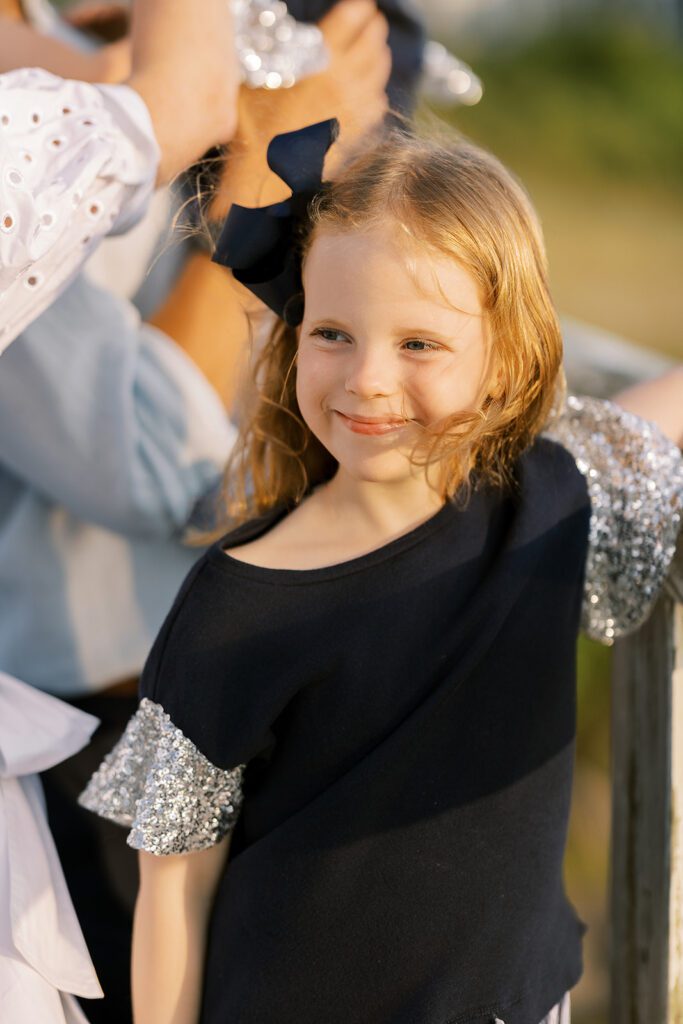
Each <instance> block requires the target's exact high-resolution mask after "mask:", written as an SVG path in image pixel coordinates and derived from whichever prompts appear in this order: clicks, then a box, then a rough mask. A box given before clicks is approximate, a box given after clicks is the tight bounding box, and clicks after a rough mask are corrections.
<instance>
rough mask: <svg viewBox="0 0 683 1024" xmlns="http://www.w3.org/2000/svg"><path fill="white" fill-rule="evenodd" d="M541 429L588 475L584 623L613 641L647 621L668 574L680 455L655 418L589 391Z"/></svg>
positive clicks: (681, 485) (680, 501) (679, 501)
mask: <svg viewBox="0 0 683 1024" xmlns="http://www.w3.org/2000/svg"><path fill="white" fill-rule="evenodd" d="M546 436H548V437H550V438H551V439H552V440H554V441H557V442H558V443H559V444H561V445H562V446H563V447H564V448H566V449H567V450H568V451H569V452H571V454H572V455H573V456H574V458H575V459H576V465H577V467H578V468H579V470H580V471H581V473H583V475H584V476H585V478H586V482H587V485H588V493H589V496H590V501H591V521H590V536H589V549H588V559H587V563H586V585H585V592H584V603H583V617H582V626H583V629H584V630H585V631H586V632H587V633H588V634H589V636H591V637H593V638H594V639H596V640H600V641H602V643H607V644H611V643H613V642H614V640H615V639H616V638H617V637H619V636H622V635H623V634H625V633H628V632H630V631H631V630H633V629H636V628H637V627H638V626H639V625H640V624H641V623H642V622H644V621H645V619H646V618H647V616H648V615H649V613H650V611H651V609H652V606H653V604H654V602H655V601H656V599H657V596H658V594H659V592H660V590H661V588H662V585H663V583H664V580H665V578H666V574H667V571H668V569H669V565H670V563H671V560H672V558H673V555H674V552H675V549H676V540H677V537H678V534H679V531H680V528H681V511H682V509H683V458H682V457H681V452H680V451H679V449H678V448H677V447H676V445H675V444H674V443H673V442H672V441H670V440H669V439H668V438H667V437H665V436H664V434H662V432H661V431H660V430H659V428H658V427H657V426H655V425H654V424H653V423H648V422H646V421H645V420H642V419H640V417H638V416H634V415H633V414H632V413H629V412H626V411H625V410H624V409H621V408H620V407H619V406H617V405H614V404H613V403H612V402H605V401H601V400H599V399H595V398H573V397H572V398H569V399H568V400H567V407H566V410H565V411H564V413H563V414H562V415H561V416H560V417H558V419H557V420H556V421H555V422H554V423H553V424H552V425H551V427H550V429H549V430H548V431H547V434H546Z"/></svg>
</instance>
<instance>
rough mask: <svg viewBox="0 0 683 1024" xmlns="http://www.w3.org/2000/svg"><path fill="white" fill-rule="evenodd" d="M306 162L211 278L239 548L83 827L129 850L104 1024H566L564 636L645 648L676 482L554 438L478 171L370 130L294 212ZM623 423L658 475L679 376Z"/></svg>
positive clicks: (168, 654) (233, 227) (181, 605)
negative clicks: (239, 376) (121, 966)
mask: <svg viewBox="0 0 683 1024" xmlns="http://www.w3.org/2000/svg"><path fill="white" fill-rule="evenodd" d="M321 129H322V131H323V134H324V132H325V130H326V126H325V125H323V126H315V127H314V128H313V129H311V130H310V131H308V132H303V133H295V134H294V135H293V136H292V137H290V138H288V139H286V145H284V146H283V145H282V139H279V140H276V141H275V143H274V144H273V145H272V146H271V152H270V154H269V156H270V162H271V166H272V167H273V168H274V169H275V170H277V171H278V173H280V174H281V175H282V176H284V177H285V178H286V179H287V180H288V182H289V183H290V184H292V185H293V188H294V196H293V199H292V201H291V202H290V203H285V204H279V205H278V206H276V207H272V208H269V209H266V210H262V211H247V212H245V211H244V210H237V211H235V213H234V214H233V215H232V216H231V219H230V220H229V222H228V226H227V228H226V231H227V238H225V239H224V242H223V245H222V246H221V247H219V253H220V255H221V258H222V259H224V260H227V262H229V263H230V265H231V266H233V267H237V268H239V270H238V271H237V272H236V276H238V277H239V279H240V280H242V281H245V282H246V283H247V284H249V286H250V287H251V288H252V289H253V290H254V291H255V292H256V293H257V294H258V295H260V296H261V297H262V298H264V299H265V300H266V301H267V302H269V304H271V305H272V306H273V308H275V309H277V310H280V311H281V313H282V315H283V317H284V318H285V320H283V321H282V322H280V323H279V324H278V326H277V327H276V328H275V331H274V333H273V336H272V339H271V341H270V343H269V344H268V345H267V347H266V348H265V350H264V351H263V353H262V355H261V357H260V359H259V362H258V366H257V373H256V376H257V382H258V398H257V400H256V405H255V409H254V413H253V417H252V419H251V420H250V421H249V422H248V423H247V424H246V425H245V428H244V430H243V434H242V442H241V447H240V449H239V451H238V453H237V456H236V458H235V461H234V462H233V465H232V467H231V472H230V477H229V484H230V488H231V492H232V502H231V512H232V513H233V515H234V514H235V510H236V509H238V506H239V509H238V510H239V512H240V515H241V516H242V518H243V519H245V520H247V521H246V522H244V523H243V525H241V526H239V527H238V528H237V529H236V530H234V531H233V532H231V533H228V534H227V536H225V537H223V538H222V539H221V540H220V541H218V542H217V543H215V544H214V545H213V546H212V547H211V548H210V549H209V550H208V552H207V553H206V554H205V555H204V556H203V557H202V558H201V559H200V561H199V563H198V564H197V566H196V568H195V569H194V570H193V572H192V573H191V574H190V576H189V577H188V578H187V580H186V582H185V584H184V586H183V588H182V590H181V592H180V594H179V596H178V598H177V600H176V603H175V605H174V607H173V609H172V611H171V613H170V615H169V617H168V619H167V621H166V623H165V625H164V627H163V629H162V632H161V634H160V636H159V638H158V640H157V642H156V645H155V647H154V649H153V652H152V654H151V656H150V659H149V661H148V664H147V667H146V670H145V673H144V677H143V682H142V702H141V705H140V710H139V711H138V712H137V714H136V716H135V718H134V719H133V721H132V722H131V724H130V726H129V728H128V731H127V734H126V735H125V736H124V738H123V740H122V741H121V743H120V744H119V745H118V747H116V748H115V750H114V751H113V752H112V754H111V755H109V757H108V758H107V759H106V761H105V762H104V764H103V766H102V767H101V768H100V770H99V772H98V773H97V774H96V775H95V777H94V778H93V780H92V782H91V784H90V786H89V788H88V790H87V791H86V794H85V796H84V803H85V804H86V806H89V807H90V808H91V809H93V810H95V811H97V812H99V813H101V814H104V815H105V816H108V817H110V818H112V819H113V820H115V821H119V822H121V823H124V824H127V825H131V826H132V831H131V834H130V838H129V842H130V844H131V845H132V846H134V847H136V848H137V849H139V850H141V851H142V853H141V872H142V889H141V893H140V898H139V903H138V908H137V919H136V936H135V954H134V964H133V987H134V1001H135V1004H136V1008H137V1016H136V1021H137V1024H151V1022H164V1024H169V1022H171V1021H173V1024H196V1022H197V1021H198V1020H201V1022H202V1024H227V1022H234V1024H274V1022H277V1024H290V1022H291V1024H314V1022H315V1024H361V1022H362V1024H494V1022H498V1024H501V1022H504V1024H538V1022H540V1021H545V1020H547V1021H553V1022H558V1021H562V1022H565V1021H567V1020H568V998H567V997H566V993H567V992H568V990H569V989H570V988H571V987H572V986H573V985H574V984H575V983H576V982H577V980H578V978H579V976H580V974H581V935H582V932H583V925H582V924H581V922H580V921H579V920H578V919H577V917H576V915H575V913H574V911H573V910H572V908H571V906H570V905H569V904H568V902H567V900H566V898H565V895H564V892H563V884H562V855H563V850H564V844H565V836H566V828H567V815H568V810H569V800H570V789H571V776H572V761H573V753H574V733H575V680H574V669H575V664H574V650H575V642H576V634H577V631H578V628H579V622H580V618H581V615H583V624H584V626H585V627H586V628H587V629H588V631H589V632H590V633H591V634H592V635H593V636H597V637H599V638H602V639H603V640H607V641H608V642H609V641H611V640H612V639H613V638H614V637H615V636H617V635H619V634H621V633H623V632H624V631H625V630H627V629H631V628H633V627H634V626H635V625H637V624H638V623H639V622H640V621H642V620H643V619H644V617H645V616H646V615H647V614H648V611H649V609H650V607H651V604H652V602H653V600H654V598H655V597H656V594H657V592H658V589H659V588H660V585H661V583H662V581H663V578H664V576H665V574H666V571H667V566H668V564H669V561H670V559H671V557H672V554H673V550H674V544H675V539H676V536H677V533H678V529H679V524H680V512H679V510H680V507H681V502H682V499H683V466H682V460H681V457H680V453H679V451H678V449H677V447H676V445H675V444H674V443H672V441H670V440H668V439H667V438H666V437H665V436H664V435H663V434H662V433H661V432H660V430H659V429H658V428H657V427H656V426H655V425H653V424H649V423H645V422H643V421H641V420H639V419H638V418H636V417H635V416H633V415H631V414H629V413H627V412H625V411H623V410H622V409H620V408H618V407H617V406H615V405H611V404H609V403H603V402H598V401H594V400H586V401H576V400H572V401H570V402H569V404H568V405H567V407H566V409H565V410H564V411H563V412H558V407H559V405H560V398H561V390H562V389H561V340H560V334H559V330H558V325H557V321H556V318H555V313H554V311H553V307H552V304H551V301H550V297H549V294H548V287H547V279H546V269H545V257H544V253H543V247H542V242H541V236H540V231H539V227H538V224H537V222H536V219H535V216H534V214H533V212H532V210H531V208H530V206H529V203H528V200H527V198H526V196H525V195H524V193H523V192H522V190H521V189H520V187H519V186H518V185H517V184H516V183H515V181H514V180H513V179H512V178H511V177H510V175H509V174H508V173H507V172H506V171H505V170H504V169H503V168H502V167H501V166H500V164H499V163H498V162H497V161H495V160H494V159H493V158H492V157H490V156H488V155H486V154H484V153H482V152H481V151H479V150H477V149H476V148H474V147H473V146H470V145H467V144H464V143H462V142H458V141H456V142H447V143H438V142H425V141H421V140H418V139H416V138H413V137H408V136H406V135H405V134H402V133H400V132H398V133H397V132H394V133H390V134H388V135H387V136H385V137H383V138H382V139H380V140H379V141H378V142H377V143H376V144H375V145H373V146H372V147H370V148H368V149H366V150H365V151H364V152H362V153H361V154H360V155H358V156H356V157H355V158H354V159H352V160H351V162H350V163H349V164H348V165H347V166H346V167H345V169H343V170H342V172H341V173H340V174H339V175H338V177H337V180H336V181H335V182H334V183H333V184H332V185H331V186H328V187H325V188H322V187H319V188H318V191H317V194H316V195H314V197H313V200H312V202H309V200H310V199H311V192H312V191H313V192H315V191H316V184H315V182H316V180H317V174H316V169H317V162H320V163H321V162H322V157H321V152H320V150H321V139H320V137H319V136H320V130H321ZM316 133H317V134H316ZM324 148H325V146H324V145H322V150H323V151H324ZM305 211H307V212H305ZM245 218H246V220H247V222H248V223H249V224H250V230H249V232H247V233H246V234H245V233H244V230H243V229H244V220H245ZM297 232H300V237H299V243H300V244H301V249H302V252H303V297H304V298H305V302H302V301H301V298H302V297H301V296H298V295H297V294H296V292H297V287H298V285H297V280H298V274H299V264H298V262H297V260H298V256H297V250H296V249H294V248H292V244H293V240H294V239H295V238H296V237H297ZM290 243H291V244H290ZM656 394H657V396H658V401H657V407H658V409H659V411H660V412H661V415H662V416H663V417H668V419H666V421H665V425H667V427H668V429H669V431H670V433H671V435H672V437H674V438H675V439H676V440H677V441H679V442H680V439H681V438H682V437H683V401H681V398H683V381H682V378H681V374H680V373H679V374H677V375H671V376H670V377H669V378H668V379H667V380H664V381H663V382H662V384H661V385H660V386H659V387H658V389H657V391H656ZM638 402H639V394H638V392H637V391H636V392H634V393H633V394H632V395H631V397H630V403H631V405H632V407H634V408H635V407H637V405H638ZM549 423H550V425H551V426H550V432H549V433H546V434H545V435H543V434H542V432H543V431H544V430H546V431H547V430H548V424H549ZM240 501H241V505H240Z"/></svg>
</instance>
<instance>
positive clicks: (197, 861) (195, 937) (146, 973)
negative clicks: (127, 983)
mask: <svg viewBox="0 0 683 1024" xmlns="http://www.w3.org/2000/svg"><path fill="white" fill-rule="evenodd" d="M229 849H230V836H229V835H228V836H226V837H225V839H223V840H222V841H221V842H220V843H218V845H216V846H211V847H209V849H207V850H201V851H200V852H198V853H186V854H178V855H172V856H168V857H157V856H155V855H154V854H151V853H143V852H141V853H140V892H139V895H138V900H137V904H136V907H135V920H134V925H133V966H132V982H133V1014H134V1018H135V1024H197V1020H198V1019H199V1010H200V1006H201V994H202V984H203V976H204V959H205V954H206V938H207V928H208V922H209V915H210V913H211V908H212V906H213V901H214V898H215V894H216V888H217V886H218V882H219V879H220V877H221V874H222V871H223V868H224V865H225V861H226V858H227V855H228V851H229Z"/></svg>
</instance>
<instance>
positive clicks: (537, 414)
mask: <svg viewBox="0 0 683 1024" xmlns="http://www.w3.org/2000/svg"><path fill="white" fill-rule="evenodd" d="M310 214H311V223H310V230H308V231H307V234H306V236H305V237H303V238H301V240H300V244H301V251H302V258H303V261H304V262H305V259H306V254H307V252H308V251H309V249H310V247H311V244H312V243H313V241H314V240H315V238H316V236H317V235H318V234H319V233H321V232H323V231H327V230H331V231H334V232H335V233H338V232H344V231H364V230H368V229H371V228H372V227H374V226H378V225H384V224H386V222H387V220H389V221H393V222H394V223H396V224H397V225H398V226H399V227H400V228H401V236H402V237H404V238H405V241H406V245H412V246H414V247H415V248H414V251H415V253H416V254H417V255H418V257H419V252H420V251H422V252H424V251H425V249H426V250H428V251H431V252H432V253H437V254H439V255H442V256H446V257H450V258H452V259H453V260H456V261H457V262H458V264H459V265H460V266H462V267H464V268H465V270H467V271H468V272H469V273H470V274H471V276H472V277H473V278H474V280H475V281H476V283H477V285H478V286H479V291H480V295H481V298H482V305H483V309H484V314H485V316H486V317H487V319H488V328H489V330H488V334H489V337H490V339H491V345H490V354H489V360H488V364H489V365H488V370H487V373H486V375H485V376H486V380H485V382H484V385H483V390H482V393H481V395H480V400H479V402H478V404H477V407H476V409H475V410H474V411H471V410H470V411H466V412H461V413H457V414H456V415H454V416H451V417H450V418H449V420H448V421H447V422H445V423H442V424H440V425H439V426H438V428H437V429H425V430H424V437H423V440H422V442H421V443H420V445H419V448H416V450H415V452H414V456H413V457H414V458H415V460H417V461H420V462H422V463H424V464H425V465H427V466H428V467H429V470H430V472H435V473H436V474H437V475H436V477H435V480H436V486H438V488H439V489H440V492H441V494H442V497H443V498H444V500H447V499H448V498H453V497H455V496H457V495H465V494H466V493H467V492H468V489H469V487H470V486H471V484H472V482H473V481H482V480H483V481H489V482H491V483H493V484H494V485H505V484H507V483H509V482H510V480H511V478H512V468H513V466H514V463H515V460H516V459H517V458H518V456H519V455H520V454H521V452H522V451H523V450H524V449H525V448H526V447H528V445H529V444H530V443H531V442H532V441H533V439H534V437H535V436H536V435H537V434H538V433H539V431H540V430H541V429H542V428H543V426H544V424H545V423H546V421H547V419H548V417H549V414H550V412H551V409H552V407H553V403H554V401H555V397H556V392H557V391H558V389H559V387H561V381H562V374H561V361H562V340H561V335H560V328H559V325H558V321H557V317H556V314H555V310H554V308H553V304H552V301H551V298H550V293H549V289H548V279H547V266H546V257H545V251H544V246H543V240H542V236H541V230H540V226H539V223H538V220H537V217H536V214H535V213H534V210H533V208H532V206H531V203H530V201H529V199H528V197H527V195H526V193H525V191H524V190H523V188H522V187H521V186H520V185H519V184H518V182H517V181H516V180H515V179H514V178H513V176H512V175H511V174H510V173H509V172H508V171H507V170H506V169H505V168H504V167H503V165H502V164H501V163H500V162H499V161H498V160H496V159H495V158H494V157H493V156H491V155H490V154H488V153H486V152H484V151H483V150H481V149H479V148H478V147H476V146H474V145H472V144H471V143H469V142H465V141H463V140H462V139H460V138H457V137H456V138H454V137H453V136H450V135H449V136H448V137H447V138H427V139H425V138H420V137H417V136H415V135H413V134H410V133H408V132H406V131H405V130H402V129H396V128H394V129H391V130H387V131H385V132H384V133H383V134H382V135H381V136H380V137H378V138H377V140H375V141H374V142H370V143H367V142H366V144H365V146H364V148H363V149H362V151H359V152H358V153H356V155H355V156H353V157H352V158H351V159H350V160H349V161H348V162H347V163H346V165H345V166H344V167H343V168H342V169H341V170H340V171H339V173H338V174H337V175H336V177H335V180H334V182H333V183H332V184H331V185H330V186H329V187H328V188H327V189H326V190H325V191H323V192H321V193H320V194H319V195H318V196H317V197H316V198H315V199H314V201H313V203H312V204H311V208H310ZM297 344H298V340H297V332H296V330H295V329H294V328H292V327H289V326H287V325H286V324H285V323H284V322H282V321H278V323H277V324H276V325H275V327H274V329H273V331H272V333H271V336H270V339H269V340H268V342H267V343H266V344H265V346H264V347H263V348H262V350H261V351H260V353H259V356H258V358H257V360H256V362H255V366H254V381H255V385H256V388H255V393H254V395H253V399H252V405H251V408H247V409H246V413H245V416H244V420H243V424H242V429H241V431H240V437H239V439H238V442H237V445H236V448H235V450H234V452H233V455H232V458H231V460H230V462H229V464H228V469H227V474H226V500H227V509H228V513H229V516H230V518H231V519H232V520H233V521H240V520H242V519H245V518H249V517H251V516H254V515H259V514H262V513H264V512H265V511H267V510H268V509H270V508H272V507H273V506H275V505H279V504H280V503H283V502H284V503H290V504H296V503H297V502H298V501H300V500H301V498H303V497H304V495H305V494H306V493H308V492H309V491H310V489H311V488H313V487H315V486H316V485H317V484H320V483H322V482H324V481H326V480H329V479H330V477H331V476H332V475H333V474H334V472H335V469H336V465H337V464H336V462H335V460H334V458H333V457H332V456H331V455H330V454H329V452H328V451H327V450H326V449H325V448H324V447H323V445H322V444H321V443H320V442H319V441H318V439H317V438H316V437H315V436H314V435H313V434H312V432H311V431H310V430H309V428H308V426H307V425H306V423H305V422H304V421H303V419H302V416H301V412H300V410H299V406H298V402H297V398H296V354H297Z"/></svg>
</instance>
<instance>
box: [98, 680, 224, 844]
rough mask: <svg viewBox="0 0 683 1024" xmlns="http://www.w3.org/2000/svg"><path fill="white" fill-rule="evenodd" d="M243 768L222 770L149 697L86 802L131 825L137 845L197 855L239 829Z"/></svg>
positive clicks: (130, 839)
mask: <svg viewBox="0 0 683 1024" xmlns="http://www.w3.org/2000/svg"><path fill="white" fill-rule="evenodd" d="M243 771H244V766H243V765H240V766H238V767H237V768H231V769H228V770H223V769H220V768H216V767H215V765H213V764H211V762H210V761H207V759H206V758H205V757H204V755H203V754H201V753H200V752H199V750H197V748H196V747H195V746H194V744H193V743H192V742H191V741H190V740H189V739H187V737H186V736H184V735H183V733H182V732H181V731H180V729H178V728H176V726H175V725H174V724H173V722H172V721H171V719H170V718H169V716H168V715H167V714H166V712H165V711H164V709H163V708H162V707H161V705H159V704H156V703H155V702H154V701H151V700H148V699H147V698H143V700H141V701H140V707H139V709H138V710H137V712H136V713H135V714H134V715H133V717H132V718H131V720H130V722H129V723H128V726H127V728H126V731H125V732H124V734H123V736H122V737H121V739H120V740H119V742H118V743H117V744H116V746H115V747H114V749H113V750H112V751H111V753H110V754H108V755H107V757H106V758H105V759H104V761H103V762H102V764H101V765H100V767H99V768H98V770H97V771H96V772H95V774H94V775H93V777H92V778H91V780H90V782H89V783H88V785H87V787H86V789H85V790H84V791H83V793H82V794H81V796H80V797H79V803H80V804H81V805H82V806H83V807H86V808H87V809H88V810H90V811H94V812H95V814H99V815H100V816H101V817H103V818H108V819H109V820H110V821H114V822H116V823H117V824H119V825H125V826H128V827H130V833H129V835H128V839H127V842H128V845H129V846H132V847H133V849H135V850H145V851H147V852H148V853H154V854H159V855H168V854H172V853H190V852H192V851H194V850H203V849H206V848H207V847H209V846H214V845H215V844H216V843H218V842H219V840H220V839H222V838H223V836H225V835H227V833H228V832H230V831H231V829H232V828H233V826H234V824H235V822H236V821H237V817H238V815H239V812H240V807H241V804H242V775H243Z"/></svg>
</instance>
